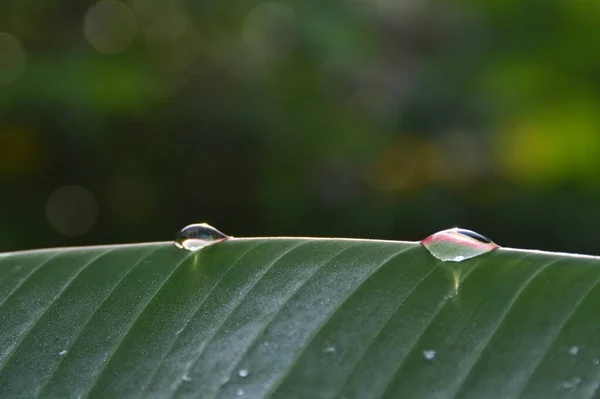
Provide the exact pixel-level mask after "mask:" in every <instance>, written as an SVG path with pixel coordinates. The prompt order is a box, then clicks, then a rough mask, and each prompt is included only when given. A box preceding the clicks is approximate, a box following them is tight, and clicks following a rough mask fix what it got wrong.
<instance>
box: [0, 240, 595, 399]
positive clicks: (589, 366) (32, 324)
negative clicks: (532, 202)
mask: <svg viewBox="0 0 600 399" xmlns="http://www.w3.org/2000/svg"><path fill="white" fill-rule="evenodd" d="M599 280H600V262H599V259H598V258H594V257H585V256H575V255H566V254H551V253H542V252H533V251H517V250H509V249H499V250H496V251H493V252H490V253H487V254H484V255H481V256H478V257H476V258H472V259H469V260H466V261H463V262H458V263H450V262H448V263H443V262H441V261H439V260H437V259H435V258H434V257H433V256H431V255H430V254H429V253H428V252H427V250H425V249H424V248H423V247H422V246H420V245H419V244H418V243H406V242H382V241H361V240H326V239H232V240H229V241H226V242H224V243H221V244H217V245H213V246H210V247H207V248H204V249H202V250H201V251H198V252H195V253H192V252H188V251H185V250H180V249H177V248H175V247H174V246H173V245H172V244H171V243H155V244H141V245H122V246H107V247H89V248H72V249H56V250H41V251H29V252H17V253H9V254H4V255H0V397H2V398H13V397H19V398H20V397H24V398H25V397H36V396H37V397H44V398H45V397H56V398H64V397H94V398H96V397H97V398H100V397H106V398H129V397H134V398H147V397H159V398H162V397H190V396H193V397H201V398H213V397H220V398H232V397H236V396H240V397H245V398H257V397H264V396H272V397H276V398H334V397H337V398H371V397H373V398H375V397H390V398H430V397H435V398H446V397H447V398H452V397H457V398H517V397H536V398H553V397H565V396H568V397H577V398H589V397H592V396H593V395H594V394H595V393H596V389H597V387H598V386H599V385H600V365H599V359H600V316H599V315H600V288H598V281H599Z"/></svg>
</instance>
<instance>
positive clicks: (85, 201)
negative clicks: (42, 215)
mask: <svg viewBox="0 0 600 399" xmlns="http://www.w3.org/2000/svg"><path fill="white" fill-rule="evenodd" d="M46 216H47V217H48V221H49V222H50V224H51V225H52V227H54V229H55V230H56V231H58V232H59V233H61V234H63V235H66V236H69V237H76V236H80V235H83V234H85V233H87V232H88V231H89V230H90V229H91V228H92V227H93V226H94V224H95V223H96V220H97V219H98V204H97V202H96V198H94V195H93V194H92V193H91V192H90V191H89V190H88V189H86V188H85V187H82V186H61V187H59V188H57V189H56V190H55V191H54V192H53V193H52V194H51V195H50V197H49V198H48V203H47V204H46Z"/></svg>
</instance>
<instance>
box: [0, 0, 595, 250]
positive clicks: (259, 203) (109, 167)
mask: <svg viewBox="0 0 600 399" xmlns="http://www.w3.org/2000/svg"><path fill="white" fill-rule="evenodd" d="M599 21H600V3H599V2H597V1H585V0H575V1H573V0H543V1H541V0H528V1H513V0H503V1H483V2H480V1H473V0H464V1H463V0H455V1H452V2H442V3H439V2H435V3H434V2H426V1H414V0H400V1H398V0H346V1H339V0H330V1H327V2H322V1H311V0H304V1H281V2H275V1H266V2H257V1H237V0H233V1H224V2H218V1H209V2H201V1H168V2H167V1H162V0H131V1H123V2H118V1H113V0H104V1H99V2H95V3H94V2H87V3H86V2H81V1H72V0H54V1H43V2H39V1H33V0H3V1H2V2H1V3H0V190H1V191H0V192H1V195H0V251H7V250H18V249H28V248H37V247H49V246H64V245H87V244H104V243H120V242H137V241H150V240H168V239H172V238H173V237H174V234H175V232H176V231H177V230H178V229H180V228H181V227H183V226H185V225H187V224H189V223H192V222H202V221H206V222H208V223H210V224H212V225H214V226H215V227H217V228H219V229H220V230H222V231H224V232H226V233H229V234H232V235H234V236H257V235H268V236H274V235H293V236H295V235H302V236H304V235H307V236H342V237H365V238H381V239H399V240H418V239H421V238H424V237H426V236H427V235H429V234H431V233H433V232H435V231H437V230H440V229H444V228H449V227H452V226H456V225H458V226H461V227H465V228H471V229H473V230H476V231H478V232H480V233H482V234H485V235H488V236H490V238H492V239H493V240H495V241H496V242H497V243H499V244H500V245H504V246H513V247H524V248H538V249H548V250H559V251H576V252H585V253H591V254H596V255H600V246H599V245H598V244H597V242H598V239H597V237H598V236H600V223H599V222H600V174H599V173H598V171H599V169H600V134H599V133H600V112H599V111H600V40H598V38H599V37H600V23H599Z"/></svg>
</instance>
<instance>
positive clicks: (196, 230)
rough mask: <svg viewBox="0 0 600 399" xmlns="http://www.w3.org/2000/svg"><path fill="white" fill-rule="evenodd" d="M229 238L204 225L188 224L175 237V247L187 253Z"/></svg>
mask: <svg viewBox="0 0 600 399" xmlns="http://www.w3.org/2000/svg"><path fill="white" fill-rule="evenodd" d="M228 238H229V236H227V235H225V234H223V233H221V232H220V231H219V230H217V229H215V228H214V227H212V226H211V225H209V224H206V223H197V224H190V225H189V226H186V227H184V228H183V229H181V231H180V232H179V233H177V236H176V237H175V245H176V246H177V247H179V248H184V249H187V250H188V251H197V250H199V249H201V248H204V247H206V246H208V245H212V244H216V243H218V242H222V241H225V240H227V239H228Z"/></svg>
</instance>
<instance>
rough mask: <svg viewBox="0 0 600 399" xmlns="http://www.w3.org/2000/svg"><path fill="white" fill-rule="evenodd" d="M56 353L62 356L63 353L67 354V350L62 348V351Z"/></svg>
mask: <svg viewBox="0 0 600 399" xmlns="http://www.w3.org/2000/svg"><path fill="white" fill-rule="evenodd" d="M58 354H59V355H60V356H64V355H66V354H67V351H66V350H62V351H60V352H58Z"/></svg>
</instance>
